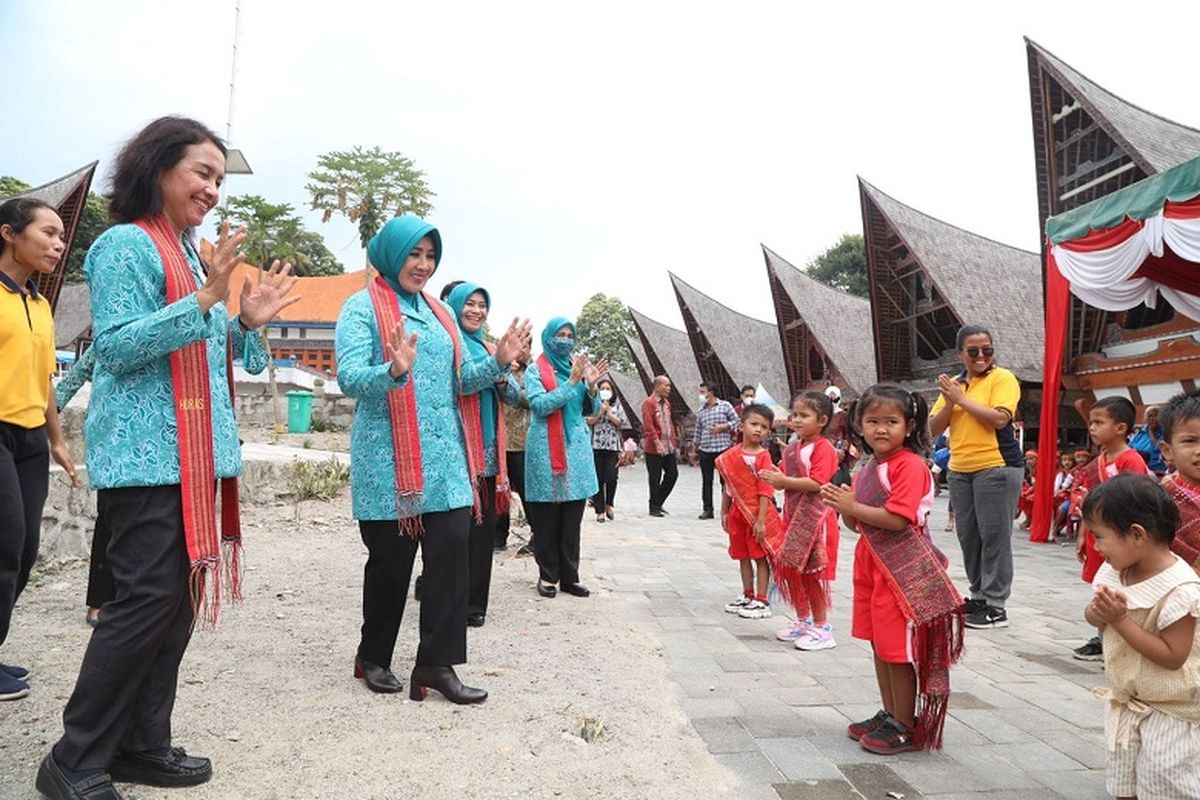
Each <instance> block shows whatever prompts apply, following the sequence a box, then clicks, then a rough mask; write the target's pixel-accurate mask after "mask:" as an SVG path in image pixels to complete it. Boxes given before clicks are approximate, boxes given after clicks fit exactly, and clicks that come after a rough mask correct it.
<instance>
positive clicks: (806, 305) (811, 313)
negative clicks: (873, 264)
mask: <svg viewBox="0 0 1200 800" xmlns="http://www.w3.org/2000/svg"><path fill="white" fill-rule="evenodd" d="M762 248H763V256H764V258H765V259H766V262H767V274H768V276H769V277H770V279H771V280H772V283H774V282H775V281H778V284H779V286H780V288H782V289H783V291H784V293H786V295H787V299H788V300H790V301H791V304H792V306H793V307H794V308H795V310H796V313H797V314H798V315H799V317H800V319H801V320H802V321H803V323H804V325H805V326H806V327H807V329H808V330H807V335H808V337H811V339H812V340H814V341H815V342H816V343H817V344H818V345H819V346H820V348H821V349H822V350H824V351H825V355H826V356H827V357H828V359H829V361H830V362H831V366H832V367H833V368H834V369H835V370H837V371H838V372H839V373H841V375H842V378H843V379H845V381H846V384H847V386H848V388H849V389H850V390H851V391H852V392H854V393H855V394H859V393H861V392H862V391H863V390H864V389H866V388H867V387H868V386H870V385H871V384H873V383H875V381H876V380H877V378H876V372H875V350H874V348H873V347H872V344H871V342H872V337H871V303H870V301H868V300H866V299H865V298H862V297H855V296H854V295H852V294H848V293H846V292H842V291H839V290H837V289H834V288H832V287H830V286H826V285H825V284H824V283H821V282H820V281H818V280H816V279H815V278H810V277H809V276H808V274H807V273H806V272H805V271H804V270H802V269H799V268H798V267H795V266H793V265H792V264H790V263H788V261H787V260H786V259H784V258H783V257H782V256H780V255H779V254H778V253H776V252H775V251H773V250H771V248H769V247H767V246H766V245H763V246H762ZM775 313H776V320H777V322H778V324H779V325H780V326H783V325H785V324H786V323H785V322H784V319H783V316H782V313H781V308H780V302H779V299H778V298H777V299H776V304H775ZM801 356H802V357H803V358H807V357H808V354H807V353H804V354H801ZM785 357H786V356H785ZM791 358H792V359H795V356H792V357H791ZM802 388H803V387H801V386H792V387H791V391H792V392H793V393H795V392H799V391H801V390H802Z"/></svg>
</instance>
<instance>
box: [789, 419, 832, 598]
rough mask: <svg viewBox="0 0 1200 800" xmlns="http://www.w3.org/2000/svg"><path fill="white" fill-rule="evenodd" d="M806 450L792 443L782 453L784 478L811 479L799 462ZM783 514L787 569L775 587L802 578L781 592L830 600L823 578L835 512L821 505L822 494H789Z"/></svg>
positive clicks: (826, 582) (827, 583)
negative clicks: (821, 595) (827, 538)
mask: <svg viewBox="0 0 1200 800" xmlns="http://www.w3.org/2000/svg"><path fill="white" fill-rule="evenodd" d="M803 447H804V445H803V444H802V443H801V442H793V443H792V444H790V445H788V446H787V448H786V449H785V450H784V451H783V464H782V465H781V466H782V467H783V472H784V474H785V475H789V476H791V477H793V478H807V477H808V468H807V467H805V466H804V460H803V459H801V458H800V451H801V450H802V449H803ZM783 511H784V519H785V520H786V522H787V531H786V535H785V537H784V540H783V547H782V548H781V549H780V552H779V563H780V565H781V567H786V569H782V568H781V569H779V571H778V573H777V577H776V584H777V585H780V584H781V580H780V577H783V578H785V579H786V578H787V577H789V576H794V575H799V576H801V580H800V581H798V584H797V585H796V586H795V587H791V588H790V592H789V591H785V587H784V586H782V585H780V591H781V592H782V593H783V594H784V595H785V596H788V595H789V593H790V594H795V595H796V596H797V599H800V597H799V594H800V592H803V593H804V594H805V595H808V594H811V593H812V592H818V591H819V592H822V593H824V595H825V596H826V597H828V596H829V581H826V580H823V579H822V578H821V575H822V574H823V573H824V572H825V568H826V567H827V566H828V564H829V556H828V554H827V553H826V552H825V537H824V533H825V528H826V526H827V525H828V523H829V518H830V515H832V514H833V510H832V509H830V508H829V507H828V506H826V505H825V504H824V503H822V502H821V495H820V493H819V492H786V493H785V494H784V502H783ZM810 604H811V601H810V600H809V601H806V602H805V604H804V605H801V606H797V608H801V609H803V608H808V607H809V606H810ZM793 605H795V604H794V603H793Z"/></svg>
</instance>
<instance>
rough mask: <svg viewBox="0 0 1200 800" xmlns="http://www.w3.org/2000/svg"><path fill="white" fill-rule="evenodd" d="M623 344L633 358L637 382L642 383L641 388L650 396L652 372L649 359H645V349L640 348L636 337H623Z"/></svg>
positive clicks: (640, 345)
mask: <svg viewBox="0 0 1200 800" xmlns="http://www.w3.org/2000/svg"><path fill="white" fill-rule="evenodd" d="M625 344H626V345H627V346H628V347H629V352H630V354H631V355H632V356H633V366H634V367H635V368H636V370H637V377H638V380H639V381H641V383H642V388H643V389H645V391H646V394H650V388H651V384H652V382H653V380H654V370H653V369H652V368H651V367H650V359H649V358H647V357H646V348H644V347H642V340H641V339H639V338H638V337H637V336H629V335H626V336H625Z"/></svg>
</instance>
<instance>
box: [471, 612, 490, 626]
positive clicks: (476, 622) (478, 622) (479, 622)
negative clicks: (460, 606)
mask: <svg viewBox="0 0 1200 800" xmlns="http://www.w3.org/2000/svg"><path fill="white" fill-rule="evenodd" d="M486 621H487V615H485V614H482V613H480V612H478V611H476V612H475V613H473V614H467V627H468V628H482V627H483V623H484V622H486Z"/></svg>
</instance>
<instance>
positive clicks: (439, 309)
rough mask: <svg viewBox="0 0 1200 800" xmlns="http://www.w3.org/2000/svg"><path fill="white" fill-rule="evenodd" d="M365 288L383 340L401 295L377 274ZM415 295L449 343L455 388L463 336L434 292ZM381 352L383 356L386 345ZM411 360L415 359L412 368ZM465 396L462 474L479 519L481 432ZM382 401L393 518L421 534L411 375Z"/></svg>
mask: <svg viewBox="0 0 1200 800" xmlns="http://www.w3.org/2000/svg"><path fill="white" fill-rule="evenodd" d="M367 291H368V293H369V294H370V297H371V306H372V307H373V308H374V310H375V322H376V325H378V327H379V338H380V341H383V342H387V341H389V340H390V338H391V335H392V329H393V328H395V326H396V322H397V321H399V320H400V316H401V315H400V299H399V297H398V296H397V295H396V292H395V291H394V290H393V289H392V287H391V286H390V285H389V284H388V282H387V281H386V280H384V279H383V278H382V277H381V276H376V278H375V280H373V281H371V283H370V285H369V287H368V289H367ZM420 296H421V297H422V298H424V300H425V302H426V303H428V304H429V308H430V309H431V310H432V311H433V314H434V316H435V317H437V320H438V322H440V323H441V324H442V327H443V328H445V329H446V333H447V334H448V335H449V336H450V341H451V342H452V343H453V344H454V374H453V380H454V385H455V388H456V391H457V387H458V386H459V385H460V384H461V380H462V342H461V341H460V340H459V338H458V324H457V323H456V322H455V321H454V317H453V316H452V315H451V313H450V311H449V310H447V309H446V308H445V307H444V306H443V305H442V304H441V303H440V302H439V301H438V300H437V299H436V298H434V297H431V296H430V295H429V294H427V293H425V292H422V293H421V295H420ZM384 352H385V356H386V352H387V350H386V348H384ZM415 366H416V365H415V364H414V368H415ZM426 368H429V369H436V366H432V367H430V366H428V365H427V367H426ZM466 400H467V398H466V397H464V396H462V395H461V394H460V395H459V396H458V414H459V418H460V420H461V424H462V429H463V433H464V436H463V439H464V444H465V449H466V456H467V474H468V476H469V478H470V481H471V491H472V494H473V496H474V503H473V508H474V513H475V517H476V519H479V518H480V513H481V511H480V505H479V485H478V481H479V476H480V475H481V474H482V473H483V446H482V442H483V432H482V428H481V426H480V421H479V409H478V405H476V408H475V413H474V414H469V413H468V412H467V409H466ZM475 402H476V404H478V402H479V400H478V398H475ZM387 404H388V418H389V422H390V423H391V428H392V454H393V456H394V458H395V463H396V518H397V520H398V521H399V524H400V530H401V531H402V532H404V533H405V534H407V535H409V536H414V537H415V536H420V535H421V533H422V532H423V530H424V528H423V526H422V524H421V506H422V502H423V500H424V494H425V477H424V474H423V473H422V470H421V430H420V427H419V425H418V420H417V395H416V391H415V389H414V387H413V380H412V376H411V375H409V380H408V381H407V382H406V383H405V384H404V386H403V387H401V388H398V389H392V390H391V391H389V392H388V393H387Z"/></svg>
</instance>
